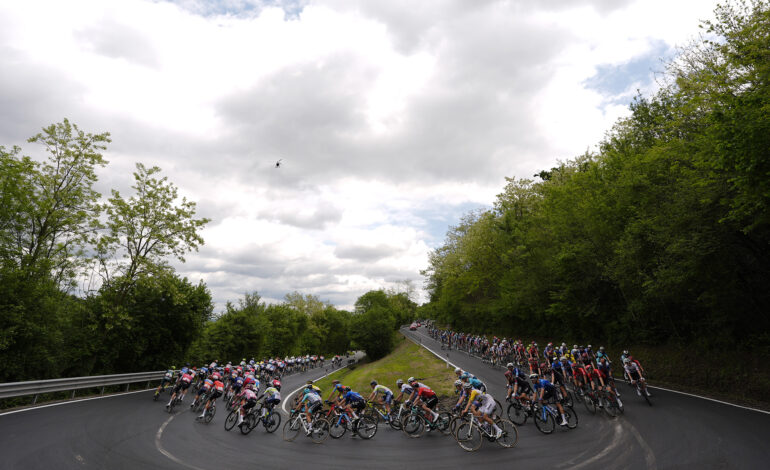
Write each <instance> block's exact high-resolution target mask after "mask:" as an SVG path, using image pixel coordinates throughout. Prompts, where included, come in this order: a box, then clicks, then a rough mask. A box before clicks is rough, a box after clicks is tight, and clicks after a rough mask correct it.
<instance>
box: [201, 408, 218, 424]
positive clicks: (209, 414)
mask: <svg viewBox="0 0 770 470" xmlns="http://www.w3.org/2000/svg"><path fill="white" fill-rule="evenodd" d="M216 413H217V407H216V406H214V404H213V403H212V404H211V406H209V409H208V410H206V414H204V415H203V421H205V422H206V423H210V422H211V420H212V419H214V415H215V414H216Z"/></svg>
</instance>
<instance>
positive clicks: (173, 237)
mask: <svg viewBox="0 0 770 470" xmlns="http://www.w3.org/2000/svg"><path fill="white" fill-rule="evenodd" d="M160 171H161V170H160V168H158V167H155V166H154V167H152V168H146V167H145V166H144V165H142V164H141V163H137V165H136V171H135V172H134V180H135V184H134V186H132V188H133V189H134V190H135V191H136V195H134V196H131V197H130V198H128V199H124V198H123V196H121V194H120V193H119V192H118V191H115V190H113V191H112V197H111V198H110V199H109V204H107V205H105V206H104V209H105V212H106V215H107V219H108V220H107V224H106V225H107V229H108V233H107V234H105V235H104V236H103V237H102V239H101V240H100V245H99V251H100V253H101V256H102V260H103V267H104V268H105V269H104V275H105V280H106V282H107V283H110V282H111V281H112V279H113V278H114V277H115V276H114V275H110V272H109V269H108V266H107V261H106V259H107V257H108V256H110V255H113V254H115V253H118V252H120V253H121V254H122V257H123V259H124V260H126V261H125V262H124V263H120V264H118V266H117V271H116V272H117V274H118V275H120V276H121V277H122V282H123V283H124V285H125V286H126V287H127V286H130V285H132V284H133V283H134V282H135V281H136V279H137V277H139V276H141V275H143V274H147V273H151V272H152V271H153V270H154V269H155V268H156V267H157V266H161V265H163V264H165V258H167V257H169V256H173V257H175V258H177V259H178V260H180V261H184V255H185V254H186V253H188V252H189V251H192V250H196V251H197V249H198V247H199V246H200V245H202V244H203V238H202V237H201V236H200V234H199V231H200V229H202V228H203V227H204V226H205V225H206V224H207V223H208V222H209V219H206V218H201V219H196V218H195V209H196V204H195V202H192V201H188V200H187V198H182V200H181V201H179V202H177V199H178V190H177V187H176V186H175V185H174V184H173V183H170V182H169V181H168V178H166V177H163V178H157V177H156V176H155V175H156V174H158V173H160Z"/></svg>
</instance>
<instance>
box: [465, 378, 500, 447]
mask: <svg viewBox="0 0 770 470" xmlns="http://www.w3.org/2000/svg"><path fill="white" fill-rule="evenodd" d="M463 388H464V389H465V390H467V391H468V403H467V404H466V405H465V408H464V409H463V415H465V414H466V413H468V408H471V413H473V414H474V415H475V416H477V417H479V418H481V419H482V420H484V421H485V422H487V423H488V424H489V425H490V426H492V429H494V430H495V439H498V438H499V437H500V436H502V435H503V430H502V429H500V428H499V427H498V426H497V424H495V422H494V421H492V418H491V416H492V414H493V413H494V412H495V399H494V398H493V397H492V395H489V394H488V393H484V392H482V391H481V390H479V389H475V388H472V386H471V384H470V383H465V384H463Z"/></svg>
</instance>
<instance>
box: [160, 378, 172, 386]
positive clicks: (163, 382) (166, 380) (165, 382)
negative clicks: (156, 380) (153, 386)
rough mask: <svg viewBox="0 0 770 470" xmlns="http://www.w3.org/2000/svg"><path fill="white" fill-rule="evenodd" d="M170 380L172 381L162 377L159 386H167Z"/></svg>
mask: <svg viewBox="0 0 770 470" xmlns="http://www.w3.org/2000/svg"><path fill="white" fill-rule="evenodd" d="M171 380H172V379H171V377H163V378H162V379H161V380H160V384H161V385H165V384H167V383H169V382H171Z"/></svg>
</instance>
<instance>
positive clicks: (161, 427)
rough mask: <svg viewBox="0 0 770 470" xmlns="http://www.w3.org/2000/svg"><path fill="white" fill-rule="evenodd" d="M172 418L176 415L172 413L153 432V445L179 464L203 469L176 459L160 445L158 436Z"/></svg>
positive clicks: (196, 469)
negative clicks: (156, 430)
mask: <svg viewBox="0 0 770 470" xmlns="http://www.w3.org/2000/svg"><path fill="white" fill-rule="evenodd" d="M174 418H176V415H172V416H171V417H170V418H168V419H167V420H166V422H165V423H163V424H161V425H160V428H158V432H157V433H155V447H156V448H157V449H158V452H160V453H161V454H163V455H165V456H166V457H168V458H169V459H171V460H173V461H174V462H176V463H178V464H179V465H182V466H185V467H187V468H191V469H193V470H204V469H202V468H200V467H196V466H195V465H191V464H189V463H187V462H185V461H183V460H180V459H178V458H177V457H175V456H174V455H173V454H172V453H171V452H169V451H167V450H166V449H164V448H163V446H162V445H161V443H160V438H161V437H162V436H163V431H164V430H165V429H166V426H168V423H170V422H171V420H172V419H174Z"/></svg>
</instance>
